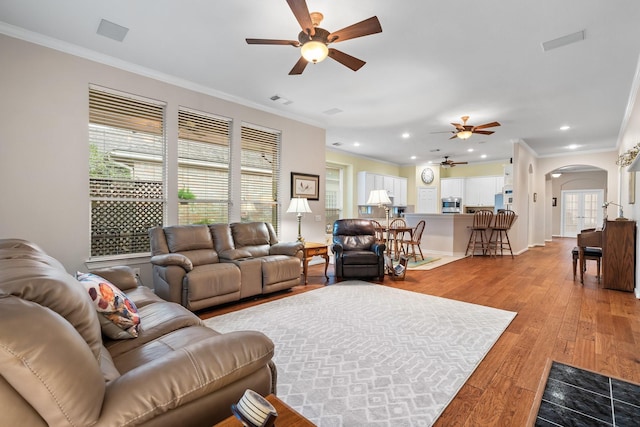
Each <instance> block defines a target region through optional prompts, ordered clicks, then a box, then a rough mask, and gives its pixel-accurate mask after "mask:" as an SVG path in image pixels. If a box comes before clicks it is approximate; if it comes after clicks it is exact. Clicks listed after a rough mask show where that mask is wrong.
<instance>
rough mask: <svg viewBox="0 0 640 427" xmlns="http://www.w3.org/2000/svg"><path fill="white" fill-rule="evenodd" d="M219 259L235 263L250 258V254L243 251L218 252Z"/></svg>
mask: <svg viewBox="0 0 640 427" xmlns="http://www.w3.org/2000/svg"><path fill="white" fill-rule="evenodd" d="M218 256H219V257H220V259H224V260H227V261H235V260H237V259H241V258H251V252H249V251H247V250H244V249H229V250H226V251H221V252H218Z"/></svg>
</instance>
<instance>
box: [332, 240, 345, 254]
mask: <svg viewBox="0 0 640 427" xmlns="http://www.w3.org/2000/svg"><path fill="white" fill-rule="evenodd" d="M331 250H332V251H333V253H334V254H336V255H339V254H341V253H342V252H344V248H343V247H342V245H341V244H340V243H334V244H333V246H331Z"/></svg>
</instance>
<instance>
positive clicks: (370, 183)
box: [357, 171, 407, 206]
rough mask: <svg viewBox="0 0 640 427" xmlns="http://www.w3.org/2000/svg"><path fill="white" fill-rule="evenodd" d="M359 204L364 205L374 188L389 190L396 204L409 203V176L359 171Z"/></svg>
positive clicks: (388, 192) (403, 204)
mask: <svg viewBox="0 0 640 427" xmlns="http://www.w3.org/2000/svg"><path fill="white" fill-rule="evenodd" d="M357 185H358V187H357V190H358V205H360V206H364V205H366V204H367V200H369V195H370V194H371V191H372V190H387V194H388V195H389V197H390V198H392V200H393V205H394V206H406V205H407V178H403V177H399V176H390V175H381V174H376V173H371V172H366V171H362V172H358V184H357Z"/></svg>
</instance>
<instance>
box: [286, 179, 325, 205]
mask: <svg viewBox="0 0 640 427" xmlns="http://www.w3.org/2000/svg"><path fill="white" fill-rule="evenodd" d="M291 197H292V198H293V197H304V198H306V199H307V200H319V199H320V175H310V174H306V173H299V172H291Z"/></svg>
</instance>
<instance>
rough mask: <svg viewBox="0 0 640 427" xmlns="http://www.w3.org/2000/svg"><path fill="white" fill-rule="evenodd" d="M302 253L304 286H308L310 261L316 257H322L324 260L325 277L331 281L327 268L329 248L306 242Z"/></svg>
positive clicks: (320, 244) (324, 245)
mask: <svg viewBox="0 0 640 427" xmlns="http://www.w3.org/2000/svg"><path fill="white" fill-rule="evenodd" d="M302 253H303V256H302V266H303V267H302V274H304V284H305V285H306V284H307V271H308V270H309V260H310V259H311V258H313V257H314V256H321V257H322V258H324V277H325V278H326V279H327V280H329V276H327V268H328V267H329V246H328V245H326V244H324V243H311V242H305V244H304V249H303V251H302Z"/></svg>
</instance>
